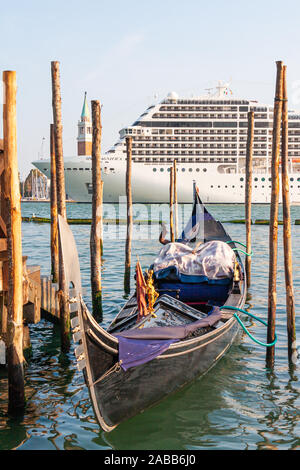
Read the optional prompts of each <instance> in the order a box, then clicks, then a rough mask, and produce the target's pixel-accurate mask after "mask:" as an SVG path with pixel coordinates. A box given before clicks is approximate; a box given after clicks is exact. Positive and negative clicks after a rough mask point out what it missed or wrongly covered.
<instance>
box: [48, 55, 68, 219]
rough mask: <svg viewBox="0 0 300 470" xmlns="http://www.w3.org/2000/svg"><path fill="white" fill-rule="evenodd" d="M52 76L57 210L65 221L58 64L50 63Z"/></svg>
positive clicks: (55, 62)
mask: <svg viewBox="0 0 300 470" xmlns="http://www.w3.org/2000/svg"><path fill="white" fill-rule="evenodd" d="M51 74H52V108H53V122H54V138H55V159H56V175H57V176H56V177H57V210H58V214H59V215H61V216H62V217H64V219H66V220H67V211H66V190H65V173H64V157H63V140H62V115H61V92H60V73H59V62H57V61H54V62H51Z"/></svg>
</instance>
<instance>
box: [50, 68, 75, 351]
mask: <svg viewBox="0 0 300 470" xmlns="http://www.w3.org/2000/svg"><path fill="white" fill-rule="evenodd" d="M51 77H52V108H53V122H54V140H55V162H56V177H57V180H56V190H57V211H58V214H59V215H61V216H62V217H63V218H64V219H65V220H67V211H66V191H65V175H64V159H63V142H62V114H61V91H60V73H59V62H57V61H53V62H51ZM68 288H69V286H67V285H66V279H65V273H64V266H63V260H62V253H61V250H60V249H59V291H58V295H59V304H60V325H61V348H62V351H63V352H68V351H69V349H70V344H71V337H70V311H69V303H68Z"/></svg>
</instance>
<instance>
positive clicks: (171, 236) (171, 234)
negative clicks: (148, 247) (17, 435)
mask: <svg viewBox="0 0 300 470" xmlns="http://www.w3.org/2000/svg"><path fill="white" fill-rule="evenodd" d="M170 238H171V242H174V241H175V234H174V168H173V167H171V168H170Z"/></svg>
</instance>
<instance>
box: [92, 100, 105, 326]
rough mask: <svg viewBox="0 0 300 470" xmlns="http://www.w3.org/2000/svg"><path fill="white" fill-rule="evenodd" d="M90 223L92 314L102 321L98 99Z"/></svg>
mask: <svg viewBox="0 0 300 470" xmlns="http://www.w3.org/2000/svg"><path fill="white" fill-rule="evenodd" d="M92 123H93V144H92V185H93V196H92V223H91V236H90V255H91V287H92V303H93V315H94V316H95V317H97V318H98V319H99V321H102V281H101V255H102V245H103V242H102V239H101V236H102V211H103V209H102V199H103V181H102V179H101V130H102V127H101V108H100V103H99V101H96V100H94V101H92Z"/></svg>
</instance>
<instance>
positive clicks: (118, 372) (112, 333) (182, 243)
mask: <svg viewBox="0 0 300 470" xmlns="http://www.w3.org/2000/svg"><path fill="white" fill-rule="evenodd" d="M59 233H60V249H61V252H62V256H63V262H64V266H65V276H66V281H67V283H68V285H69V286H70V287H72V289H73V291H72V296H71V298H70V306H71V310H72V311H74V310H77V312H76V314H75V315H74V317H73V318H72V319H71V326H72V329H73V338H74V341H76V342H78V343H79V344H78V346H77V347H76V349H75V355H76V358H77V364H78V368H79V370H82V371H83V374H84V378H85V382H86V384H87V387H88V390H89V394H90V398H91V402H92V405H93V409H94V413H95V416H96V418H97V421H98V423H99V425H100V426H101V428H102V429H103V430H104V431H106V432H109V431H112V430H113V429H114V428H115V427H116V426H118V424H120V423H121V422H123V421H125V420H127V419H129V418H131V417H133V416H135V415H137V414H138V413H141V412H143V411H144V410H145V409H147V408H148V407H150V406H152V405H154V404H156V403H158V402H159V401H161V400H162V399H164V398H165V397H167V396H168V395H169V394H171V393H173V392H175V391H176V390H178V389H179V388H181V387H183V386H184V385H186V384H188V383H190V382H191V381H193V380H194V379H195V378H196V377H199V376H201V375H203V374H205V373H206V372H207V371H209V370H210V369H211V368H212V367H213V366H214V365H215V364H216V363H217V361H219V360H220V359H221V358H222V356H223V355H224V354H225V353H226V351H227V350H228V349H229V347H230V346H231V344H232V343H233V341H234V339H235V337H236V335H237V332H238V330H239V323H238V321H237V317H236V316H234V315H233V311H232V309H229V308H228V309H226V306H230V307H237V308H243V306H244V304H245V298H246V279H245V271H244V266H243V262H242V259H241V257H240V254H239V251H238V248H237V246H236V242H235V241H233V240H231V238H230V236H229V235H228V233H227V232H226V231H225V229H224V227H223V226H222V224H221V223H220V222H219V221H216V220H215V219H214V218H213V217H212V215H211V214H210V213H209V212H208V210H207V209H206V207H205V205H204V204H203V203H202V201H201V199H200V196H199V191H198V190H197V189H196V188H195V187H194V202H193V209H192V214H191V217H190V220H189V221H188V224H187V226H186V227H185V229H184V230H183V233H182V235H181V238H179V239H178V240H176V242H175V244H170V243H167V242H164V247H163V248H162V254H163V253H164V252H167V251H168V250H169V251H170V248H172V247H173V246H175V248H176V247H179V248H183V250H185V252H186V251H187V252H189V250H192V253H193V254H195V253H197V250H198V248H199V246H200V248H201V249H202V247H204V248H205V249H206V247H207V246H213V245H216V244H218V245H219V246H221V247H222V249H223V248H224V246H225V245H226V247H227V248H228V250H230V253H231V254H232V255H233V257H234V267H233V271H232V274H231V276H229V277H228V279H227V280H226V282H225V283H224V279H223V281H222V282H221V283H220V285H218V282H215V283H214V282H211V283H210V282H209V281H208V282H206V281H207V280H206V281H205V280H204V281H203V279H204V278H203V277H202V278H201V279H202V282H201V283H197V282H196V283H193V282H192V283H189V278H188V282H187V283H186V282H185V280H183V279H182V277H184V276H183V275H182V277H181V278H180V277H179V278H178V276H177V277H176V272H175V271H176V269H175V271H174V266H172V263H171V265H169V266H167V268H163V269H160V270H159V271H155V266H156V265H157V259H156V260H154V264H153V265H152V266H151V267H150V268H151V269H150V270H149V271H148V272H147V273H145V274H144V281H145V282H148V280H149V278H150V280H151V282H152V290H153V291H154V292H155V293H156V297H157V298H155V299H154V300H155V301H154V302H152V304H151V314H148V315H146V316H144V315H141V311H140V310H141V305H142V304H141V299H140V292H141V290H140V289H138V287H137V288H136V290H135V292H134V293H133V294H132V295H131V297H130V298H129V300H128V301H127V302H126V303H125V304H124V306H123V308H122V309H121V310H120V311H119V313H118V314H117V316H116V317H115V318H114V320H113V321H112V323H111V324H110V326H109V327H108V328H107V330H105V329H103V328H102V327H101V326H100V325H99V324H98V323H97V321H96V320H95V318H94V317H93V316H92V315H91V314H90V312H89V311H88V308H87V306H86V305H85V303H84V301H83V300H82V295H81V292H82V291H81V279H80V267H79V261H78V255H77V250H76V245H75V241H74V238H73V235H72V232H71V230H70V228H69V226H68V225H67V223H66V222H65V221H64V219H62V218H61V217H59ZM204 248H203V249H204ZM228 250H227V252H228ZM169 255H170V253H169ZM162 259H163V257H162ZM206 259H207V257H206ZM155 261H156V265H155ZM159 261H160V258H159V257H158V262H159ZM192 269H193V268H192ZM192 274H193V273H192ZM137 275H138V272H137ZM177 275H178V270H177ZM186 277H188V276H186ZM194 277H195V276H194ZM136 282H138V279H137V281H136ZM139 287H140V285H139ZM145 298H146V299H147V300H148V303H149V307H150V297H149V293H148V297H147V296H146V297H145ZM145 298H144V300H145ZM190 299H192V301H190ZM152 300H153V299H152ZM73 304H75V306H74V305H73ZM238 315H239V314H238Z"/></svg>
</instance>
